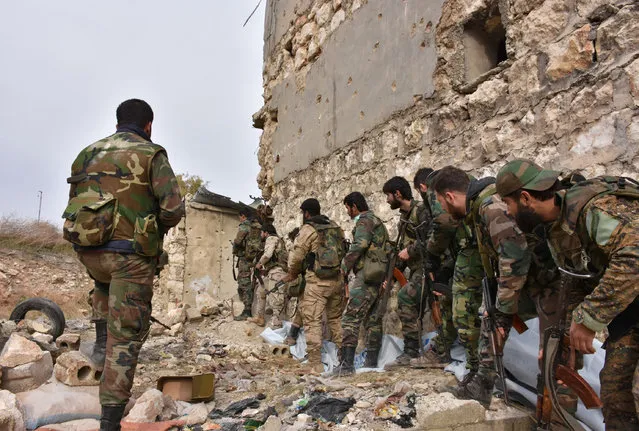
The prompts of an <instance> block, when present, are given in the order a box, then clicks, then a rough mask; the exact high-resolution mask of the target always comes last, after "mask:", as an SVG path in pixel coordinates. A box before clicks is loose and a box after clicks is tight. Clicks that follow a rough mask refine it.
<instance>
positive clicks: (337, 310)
mask: <svg viewBox="0 0 639 431" xmlns="http://www.w3.org/2000/svg"><path fill="white" fill-rule="evenodd" d="M343 300H344V285H343V284H342V281H341V280H340V279H339V278H338V279H335V280H322V279H319V278H318V277H316V276H315V275H314V274H312V273H307V274H306V288H305V290H304V295H303V296H302V298H301V300H300V301H301V302H300V307H301V311H302V320H303V322H304V334H305V336H306V345H307V349H306V351H307V354H308V358H309V362H311V363H319V362H318V361H319V360H320V358H321V354H320V351H321V348H322V315H323V314H324V312H326V320H327V325H328V328H329V330H330V332H331V339H330V341H332V342H333V343H335V344H336V345H337V347H338V348H339V347H341V345H342V326H341V323H340V321H341V317H342V311H343Z"/></svg>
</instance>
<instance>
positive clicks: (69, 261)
mask: <svg viewBox="0 0 639 431" xmlns="http://www.w3.org/2000/svg"><path fill="white" fill-rule="evenodd" d="M92 286H93V282H92V280H91V279H90V278H89V276H88V275H87V274H86V271H85V270H84V267H83V266H82V264H81V263H80V262H79V261H78V260H77V259H76V257H75V256H74V255H72V254H62V253H52V252H32V251H24V250H14V249H7V248H0V319H6V318H8V317H9V314H10V313H11V311H12V310H13V308H14V307H15V305H16V304H17V303H19V302H20V301H23V300H25V299H28V298H34V297H42V298H48V299H50V300H52V301H53V302H55V303H56V304H58V305H59V306H60V307H61V308H62V311H63V312H64V315H65V317H66V318H67V319H73V318H78V317H87V316H89V314H90V307H89V304H88V303H87V298H88V293H89V291H90V290H91V288H92Z"/></svg>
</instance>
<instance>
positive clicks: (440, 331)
mask: <svg viewBox="0 0 639 431" xmlns="http://www.w3.org/2000/svg"><path fill="white" fill-rule="evenodd" d="M439 308H440V309H441V312H442V325H441V326H440V327H439V328H437V338H436V339H435V352H437V353H438V354H440V355H444V354H449V353H450V348H451V347H452V345H453V343H454V342H455V340H456V339H457V329H456V328H455V324H454V323H453V299H452V298H449V297H447V296H440V297H439Z"/></svg>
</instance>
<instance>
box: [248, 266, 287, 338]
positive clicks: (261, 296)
mask: <svg viewBox="0 0 639 431" xmlns="http://www.w3.org/2000/svg"><path fill="white" fill-rule="evenodd" d="M285 276H286V272H284V270H283V269H282V268H280V267H275V268H273V269H271V270H270V271H269V272H268V274H267V275H266V276H264V277H263V281H264V285H262V283H257V289H256V291H255V309H256V312H255V313H256V316H259V317H262V318H263V317H264V314H265V311H266V309H267V308H270V309H271V310H272V311H273V317H272V320H271V325H274V326H281V321H282V320H287V319H288V316H290V314H289V311H288V310H289V308H291V307H289V303H290V302H291V301H290V297H289V296H288V295H286V286H285V285H284V286H281V287H280V288H278V289H277V290H276V289H275V286H276V285H277V283H279V282H280V281H281V280H282V279H283V278H284V277H285ZM267 292H268V293H267ZM293 305H294V304H293ZM291 314H292V313H291Z"/></svg>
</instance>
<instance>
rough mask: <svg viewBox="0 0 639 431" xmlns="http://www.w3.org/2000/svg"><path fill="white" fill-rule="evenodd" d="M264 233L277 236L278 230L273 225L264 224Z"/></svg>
mask: <svg viewBox="0 0 639 431" xmlns="http://www.w3.org/2000/svg"><path fill="white" fill-rule="evenodd" d="M262 232H266V233H268V234H269V235H277V230H276V229H275V226H273V224H272V223H264V224H263V225H262Z"/></svg>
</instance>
